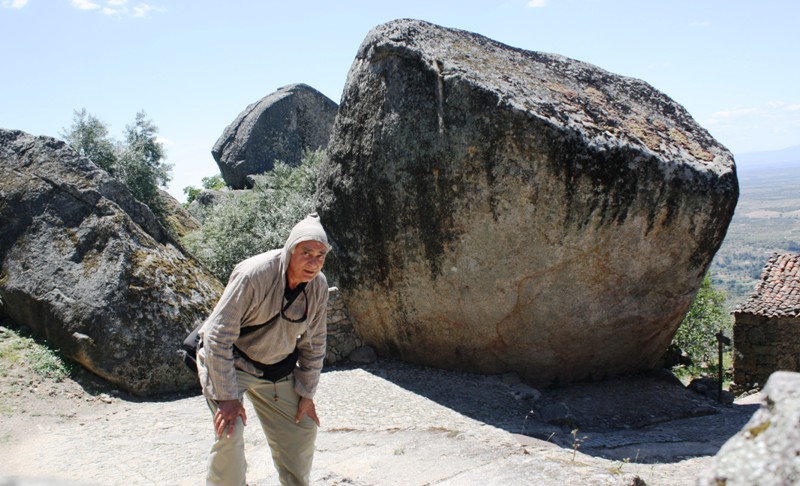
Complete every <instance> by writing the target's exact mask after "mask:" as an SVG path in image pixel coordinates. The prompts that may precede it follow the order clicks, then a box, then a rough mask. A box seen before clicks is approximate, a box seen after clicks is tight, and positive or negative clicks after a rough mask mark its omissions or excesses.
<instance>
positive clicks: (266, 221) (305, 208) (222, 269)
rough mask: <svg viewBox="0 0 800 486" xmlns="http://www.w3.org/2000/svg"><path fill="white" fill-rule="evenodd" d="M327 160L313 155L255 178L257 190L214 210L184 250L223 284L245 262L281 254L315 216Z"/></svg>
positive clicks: (234, 197)
mask: <svg viewBox="0 0 800 486" xmlns="http://www.w3.org/2000/svg"><path fill="white" fill-rule="evenodd" d="M323 156H324V152H323V151H321V150H318V151H314V152H311V151H308V152H306V153H305V154H304V155H303V158H302V161H301V163H300V165H299V166H297V167H290V166H289V165H287V164H285V163H283V162H281V161H275V165H274V168H273V169H272V171H270V172H268V173H266V174H263V175H258V176H254V177H253V180H254V184H253V189H252V190H250V191H240V192H239V191H237V193H236V194H234V195H231V196H230V197H228V198H227V199H225V200H223V201H222V202H220V203H219V204H217V205H215V206H212V207H211V208H209V210H208V211H207V212H206V213H205V218H204V221H203V227H202V229H200V230H199V231H195V232H193V233H190V234H189V235H187V236H186V237H185V238H184V239H183V244H184V246H185V247H186V248H187V249H188V250H189V251H190V252H192V254H194V256H195V257H196V258H197V259H198V260H200V261H201V262H202V263H203V264H204V265H206V267H207V268H208V269H209V270H210V271H211V272H212V273H213V274H214V275H216V276H217V278H219V279H220V280H222V281H223V282H224V281H227V279H228V276H229V275H230V273H231V271H232V270H233V267H234V266H235V265H236V264H237V263H239V262H240V261H242V260H244V259H246V258H249V257H251V256H253V255H256V254H258V253H263V252H265V251H267V250H270V249H273V248H282V247H283V245H284V243H285V241H286V237H287V236H288V235H289V232H290V231H291V229H292V227H293V226H294V225H295V224H297V222H298V221H300V220H301V219H303V218H304V217H305V216H306V215H307V214H308V213H311V212H313V211H314V206H313V199H314V192H315V190H316V181H317V173H318V171H319V165H320V162H321V161H322V157H323Z"/></svg>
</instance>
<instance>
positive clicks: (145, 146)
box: [115, 111, 172, 219]
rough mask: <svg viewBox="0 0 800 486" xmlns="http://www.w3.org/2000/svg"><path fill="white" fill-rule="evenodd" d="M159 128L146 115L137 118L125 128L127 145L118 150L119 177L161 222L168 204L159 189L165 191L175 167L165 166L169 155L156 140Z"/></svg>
mask: <svg viewBox="0 0 800 486" xmlns="http://www.w3.org/2000/svg"><path fill="white" fill-rule="evenodd" d="M157 135H158V128H157V127H156V126H155V125H154V124H153V122H152V121H151V120H149V119H148V118H147V115H146V114H145V112H144V111H140V112H139V113H137V114H136V120H135V121H134V123H133V125H126V126H125V142H124V143H123V144H122V145H121V146H119V149H118V158H117V170H116V174H115V175H116V176H117V177H118V178H119V179H120V180H121V181H122V182H123V183H125V185H126V186H128V188H129V189H130V190H131V192H132V193H133V195H134V196H136V199H138V200H140V201H142V202H143V203H145V204H147V205H148V206H149V207H150V209H152V210H153V212H154V213H156V215H158V216H159V217H161V218H162V219H163V218H164V217H165V215H166V203H165V202H164V200H163V197H162V196H161V192H160V191H159V187H166V185H167V183H169V181H170V179H171V177H170V172H171V171H172V165H171V164H167V163H165V162H164V159H165V158H166V154H165V152H164V147H163V145H162V144H161V143H160V142H159V141H158V139H157Z"/></svg>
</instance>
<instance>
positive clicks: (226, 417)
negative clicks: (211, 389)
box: [214, 400, 247, 438]
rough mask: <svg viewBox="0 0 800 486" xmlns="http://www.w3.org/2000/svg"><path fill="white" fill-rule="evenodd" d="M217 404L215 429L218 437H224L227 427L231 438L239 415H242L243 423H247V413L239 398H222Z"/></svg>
mask: <svg viewBox="0 0 800 486" xmlns="http://www.w3.org/2000/svg"><path fill="white" fill-rule="evenodd" d="M217 406H218V408H217V413H215V414H214V431H215V432H216V433H217V437H222V434H223V433H225V429H228V435H227V437H228V438H230V437H231V435H233V429H234V428H235V427H236V418H237V417H242V424H243V425H247V414H246V413H245V411H244V405H242V402H240V401H239V400H220V401H219V402H218V403H217Z"/></svg>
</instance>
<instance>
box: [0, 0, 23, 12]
mask: <svg viewBox="0 0 800 486" xmlns="http://www.w3.org/2000/svg"><path fill="white" fill-rule="evenodd" d="M27 4H28V0H5V1H4V2H3V7H5V8H15V9H17V10H19V9H21V8H23V7H25V5H27Z"/></svg>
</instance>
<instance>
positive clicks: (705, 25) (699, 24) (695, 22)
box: [689, 20, 711, 27]
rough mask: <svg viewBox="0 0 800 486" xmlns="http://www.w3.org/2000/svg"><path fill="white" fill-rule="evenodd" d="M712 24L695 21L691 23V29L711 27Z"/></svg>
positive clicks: (705, 21)
mask: <svg viewBox="0 0 800 486" xmlns="http://www.w3.org/2000/svg"><path fill="white" fill-rule="evenodd" d="M710 25H711V22H709V21H708V20H695V21H694V22H692V23H690V24H689V26H690V27H709V26H710Z"/></svg>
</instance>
